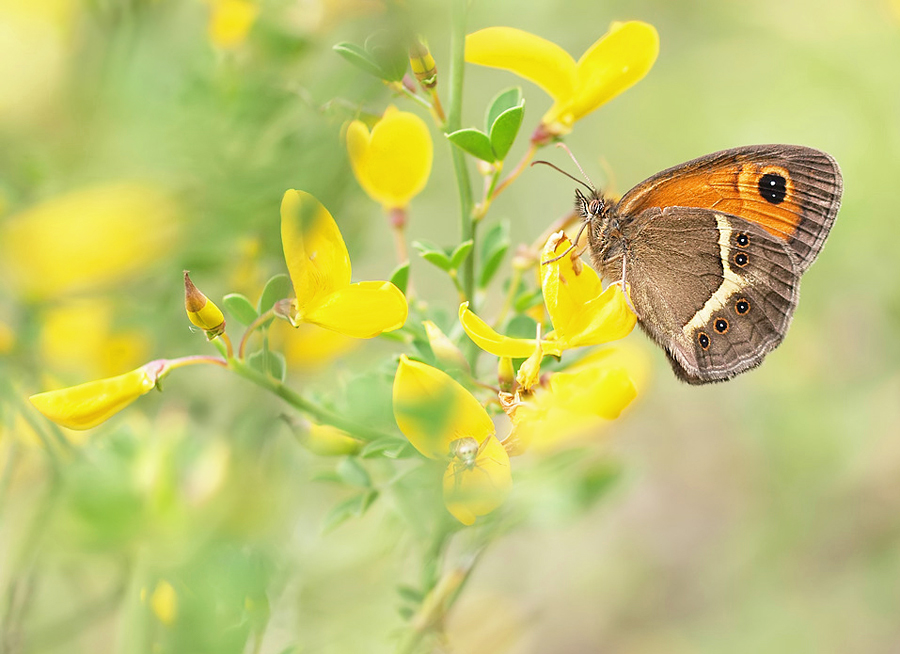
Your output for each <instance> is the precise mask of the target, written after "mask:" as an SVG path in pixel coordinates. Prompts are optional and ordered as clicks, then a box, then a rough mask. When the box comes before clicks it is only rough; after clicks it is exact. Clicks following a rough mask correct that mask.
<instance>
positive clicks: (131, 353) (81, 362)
mask: <svg viewBox="0 0 900 654" xmlns="http://www.w3.org/2000/svg"><path fill="white" fill-rule="evenodd" d="M121 313H122V310H121V307H118V306H117V305H116V304H115V303H114V302H112V301H110V300H109V299H108V298H100V297H86V298H77V299H71V300H69V299H66V300H58V301H55V302H53V303H52V304H50V305H48V306H47V307H46V309H44V311H42V312H41V320H40V333H39V337H38V347H39V350H40V355H41V359H42V360H43V361H44V364H45V366H46V367H48V369H52V370H53V371H54V372H55V373H57V374H66V375H73V376H82V377H86V378H88V379H90V378H92V377H108V376H111V375H114V374H115V373H117V372H119V371H121V370H128V369H130V368H134V367H136V366H138V365H140V363H141V362H142V361H146V360H147V351H148V349H149V342H148V339H147V336H146V334H145V333H143V331H142V330H141V329H136V328H133V327H127V326H120V325H119V324H117V323H118V320H117V318H121V317H122V316H121Z"/></svg>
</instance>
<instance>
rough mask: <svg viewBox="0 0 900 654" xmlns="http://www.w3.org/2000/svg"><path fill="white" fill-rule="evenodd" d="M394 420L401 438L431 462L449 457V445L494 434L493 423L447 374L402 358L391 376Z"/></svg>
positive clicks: (473, 398)
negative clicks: (467, 438) (460, 439)
mask: <svg viewBox="0 0 900 654" xmlns="http://www.w3.org/2000/svg"><path fill="white" fill-rule="evenodd" d="M394 419H395V420H396V421H397V425H399V427H400V431H402V432H403V435H404V436H406V438H408V439H409V442H410V443H412V444H413V446H414V447H415V448H416V449H417V450H419V452H421V453H422V454H424V455H425V456H427V457H430V458H432V459H442V458H444V457H446V456H447V455H448V452H449V448H450V443H452V442H453V441H455V440H457V439H459V438H466V437H471V438H474V439H475V440H476V441H478V442H479V443H481V442H483V441H484V439H485V438H487V437H488V436H492V435H493V434H494V423H493V422H491V418H490V416H488V414H487V411H485V410H484V407H483V406H481V404H480V403H479V402H478V400H476V399H475V397H474V396H472V394H471V393H469V391H467V390H466V389H465V388H463V387H462V386H461V385H460V384H458V383H457V382H456V381H454V380H453V379H452V378H451V377H450V376H449V375H448V374H447V373H445V372H442V371H440V370H438V369H437V368H432V367H431V366H429V365H426V364H424V363H421V362H419V361H413V360H411V359H409V358H407V357H406V355H403V356H401V357H400V365H399V366H398V368H397V375H396V377H394Z"/></svg>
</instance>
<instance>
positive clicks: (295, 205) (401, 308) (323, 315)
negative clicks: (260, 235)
mask: <svg viewBox="0 0 900 654" xmlns="http://www.w3.org/2000/svg"><path fill="white" fill-rule="evenodd" d="M281 242H282V245H283V246H284V258H285V260H286V262H287V267H288V273H289V274H290V277H291V283H292V284H293V285H294V293H295V295H296V296H297V297H296V299H295V300H293V301H292V303H291V311H290V315H289V316H288V318H289V319H290V321H291V324H292V325H294V326H296V325H298V324H300V323H303V322H308V323H313V324H315V325H319V326H320V327H325V328H326V329H331V330H333V331H336V332H339V333H341V334H345V335H347V336H353V337H354V338H372V337H373V336H377V335H378V334H380V333H382V332H389V331H393V330H395V329H399V328H400V327H402V326H403V323H405V322H406V314H407V305H406V297H404V295H403V293H401V292H400V289H399V288H397V287H396V286H394V285H393V284H391V283H390V282H357V283H356V284H351V283H350V256H349V255H348V254H347V246H346V245H344V239H343V238H342V237H341V232H340V231H339V230H338V226H337V224H336V223H335V222H334V218H332V217H331V214H330V213H329V212H328V209H326V208H325V207H324V206H323V205H322V204H321V203H320V202H319V201H318V200H317V199H316V198H314V197H313V196H312V195H310V194H309V193H306V192H304V191H295V190H293V189H292V190H289V191H287V192H286V193H285V194H284V198H283V199H282V201H281Z"/></svg>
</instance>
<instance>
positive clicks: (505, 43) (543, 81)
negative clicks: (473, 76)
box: [466, 27, 577, 103]
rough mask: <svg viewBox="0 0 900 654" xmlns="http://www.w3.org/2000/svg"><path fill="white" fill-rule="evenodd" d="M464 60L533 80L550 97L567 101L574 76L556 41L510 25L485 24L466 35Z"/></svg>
mask: <svg viewBox="0 0 900 654" xmlns="http://www.w3.org/2000/svg"><path fill="white" fill-rule="evenodd" d="M466 61H467V62H469V63H470V64H479V65H481V66H491V67H492V68H502V69H503V70H508V71H510V72H513V73H515V74H516V75H518V76H519V77H523V78H525V79H527V80H529V81H531V82H534V83H535V84H537V85H538V86H540V87H541V88H542V89H544V91H546V92H547V93H548V94H549V95H550V97H551V98H553V99H554V100H556V101H557V103H560V102H569V101H570V100H571V99H572V97H573V93H574V90H575V81H576V79H577V73H576V66H575V60H574V59H572V56H571V55H570V54H569V53H568V52H566V51H565V50H563V49H562V48H561V47H559V46H558V45H556V44H555V43H551V42H550V41H547V40H545V39H542V38H541V37H539V36H535V35H534V34H529V33H528V32H523V31H522V30H517V29H515V28H512V27H488V28H486V29H483V30H479V31H477V32H474V33H473V34H469V35H468V36H467V37H466Z"/></svg>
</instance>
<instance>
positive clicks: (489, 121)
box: [484, 86, 522, 134]
mask: <svg viewBox="0 0 900 654" xmlns="http://www.w3.org/2000/svg"><path fill="white" fill-rule="evenodd" d="M520 104H522V89H521V88H520V87H518V86H514V87H512V88H509V89H506V90H505V91H500V93H498V94H497V95H495V96H494V99H493V100H491V103H490V104H489V105H488V109H487V112H486V113H485V115H484V131H485V132H487V133H488V134H490V133H491V129H493V127H494V121H495V120H497V116H499V115H500V114H502V113H503V112H504V111H506V110H507V109H512V108H513V107H516V106H518V105H520Z"/></svg>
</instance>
